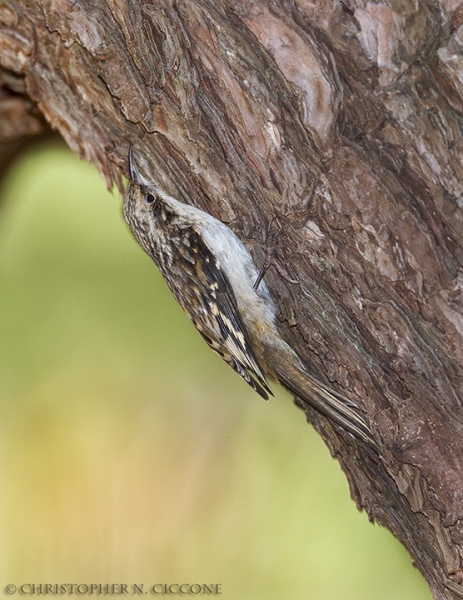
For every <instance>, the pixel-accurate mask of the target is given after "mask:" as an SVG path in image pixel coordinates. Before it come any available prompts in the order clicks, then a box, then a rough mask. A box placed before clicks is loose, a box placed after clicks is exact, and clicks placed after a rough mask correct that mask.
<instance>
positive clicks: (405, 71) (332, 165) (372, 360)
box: [0, 0, 463, 598]
mask: <svg viewBox="0 0 463 600" xmlns="http://www.w3.org/2000/svg"><path fill="white" fill-rule="evenodd" d="M0 23H1V28H0V64H1V67H2V73H3V86H4V88H3V92H2V93H3V96H2V97H3V98H5V97H9V98H10V100H11V98H13V99H14V101H15V103H16V104H15V106H16V110H15V111H13V113H15V114H16V116H18V111H19V112H20V113H21V115H22V118H21V119H18V121H17V123H23V124H24V123H25V122H27V123H28V124H29V128H32V130H33V129H34V127H38V123H39V122H40V119H38V117H37V115H36V113H35V112H34V111H35V110H36V108H35V107H37V108H38V110H39V111H40V113H41V114H42V115H44V117H45V118H46V120H47V121H48V122H49V124H50V125H51V126H52V127H53V128H54V129H57V130H58V131H59V132H60V133H61V135H62V136H63V137H64V138H65V140H66V141H67V143H68V144H69V146H70V147H71V148H72V149H73V150H74V151H75V152H76V153H78V154H79V155H80V156H82V157H84V158H86V159H87V160H89V161H92V162H93V163H95V165H97V167H98V168H99V170H100V172H101V174H102V175H103V177H104V178H105V180H106V182H107V184H108V186H111V185H112V184H113V183H114V182H115V183H116V184H117V185H118V186H119V188H122V186H123V184H122V177H121V176H122V174H123V173H125V174H127V169H126V156H127V149H128V146H129V144H130V143H132V144H133V145H134V147H135V150H136V154H137V157H140V159H139V161H140V162H141V164H142V166H144V167H145V168H146V170H147V171H150V172H151V173H152V175H153V176H155V177H156V179H157V181H158V183H159V184H160V185H161V186H163V187H164V188H165V189H166V191H168V192H169V193H171V194H172V195H174V196H176V197H177V198H179V199H181V200H183V201H186V202H189V203H193V204H196V205H197V206H200V207H201V208H203V209H205V210H207V211H209V212H210V213H211V214H213V215H214V216H216V217H217V218H219V219H221V220H222V221H224V222H225V223H227V224H229V225H230V226H231V227H232V228H233V229H234V231H235V232H236V233H237V234H238V235H239V236H240V237H241V238H242V239H243V240H244V241H245V243H246V244H247V245H248V247H249V248H250V250H251V252H252V253H253V256H254V257H255V260H256V263H257V264H259V263H260V262H261V261H262V260H263V258H264V255H265V245H266V243H268V241H269V240H273V241H274V242H275V244H274V245H275V249H274V252H275V254H274V257H275V261H276V262H277V263H278V265H279V266H280V267H281V269H283V270H284V271H286V272H287V273H288V275H289V278H287V279H288V280H285V279H284V278H282V277H281V276H280V275H279V274H278V273H277V271H276V270H270V271H269V273H268V275H267V277H266V278H267V282H268V284H269V287H270V289H271V292H272V295H273V297H274V299H275V301H276V302H277V305H278V307H279V319H280V330H281V333H282V335H283V336H284V337H285V338H286V339H287V341H288V342H289V343H290V344H291V345H292V346H293V347H294V348H295V349H296V350H297V351H298V353H299V354H300V355H301V357H302V358H303V359H304V360H305V362H306V364H307V365H308V366H309V367H311V368H312V369H313V370H314V371H315V372H316V373H317V375H318V377H319V378H320V379H322V380H324V381H325V382H326V383H328V384H329V385H330V386H332V387H334V388H336V389H338V390H339V391H341V392H343V393H344V394H346V395H348V396H349V397H350V398H352V399H353V400H354V401H357V402H358V405H359V406H362V405H363V406H364V408H365V411H366V413H367V415H368V418H369V420H370V422H371V424H372V426H373V428H374V431H375V432H376V436H377V440H378V444H379V445H380V448H381V452H380V455H379V456H378V455H376V454H375V453H374V452H372V451H371V450H368V449H367V448H364V447H363V446H362V447H361V446H360V445H357V444H356V443H355V442H354V441H353V440H352V439H351V438H350V437H349V436H347V435H345V434H343V433H342V432H341V431H340V430H339V429H337V428H335V427H333V426H332V425H331V424H329V423H328V422H327V421H326V420H325V419H323V418H322V417H320V416H319V415H317V414H315V413H314V412H313V411H311V410H310V409H309V408H307V407H305V410H306V413H307V416H308V417H309V418H310V420H311V421H312V422H313V423H314V424H315V426H316V427H317V428H318V429H319V431H320V432H321V434H322V435H323V437H324V438H325V439H326V441H327V443H328V444H329V446H330V448H331V450H332V452H333V454H334V455H336V457H337V458H338V459H339V461H340V462H341V464H342V466H343V468H344V470H345V472H346V475H347V477H348V479H349V482H350V486H351V491H352V496H353V497H354V499H355V501H356V503H357V506H358V507H359V508H364V509H365V510H366V511H367V512H368V514H369V515H370V517H371V519H374V520H376V521H378V522H380V523H382V524H383V525H385V526H386V527H388V528H389V529H390V530H391V531H392V532H393V533H394V535H396V536H397V537H398V538H399V539H400V540H401V541H402V542H403V543H404V544H405V546H406V547H407V548H408V550H409V551H410V553H411V555H412V557H413V559H414V561H415V563H416V565H417V566H418V567H419V569H420V570H421V572H422V573H423V575H424V576H425V577H426V579H427V581H428V582H429V585H430V587H431V589H432V591H433V593H434V596H435V597H436V598H455V597H458V596H460V597H463V587H462V586H461V585H460V584H461V583H462V581H463V570H462V565H461V556H462V552H463V468H462V466H463V444H462V436H463V413H462V401H463V391H462V382H463V344H462V337H463V318H462V304H463V297H462V289H463V272H462V258H463V248H462V245H463V233H462V232H463V210H462V208H463V166H462V165H463V138H462V131H463V117H462V115H463V75H462V73H463V55H462V46H463V26H462V23H463V5H462V4H461V3H459V2H456V1H453V2H452V0H447V1H445V0H441V1H440V2H439V1H438V0H435V1H434V2H431V1H428V2H423V3H421V4H419V3H417V2H412V1H411V0H410V1H407V0H388V1H385V2H383V3H377V4H374V3H372V2H363V1H362V0H344V1H342V0H341V1H339V2H338V1H334V2H324V1H323V0H315V1H309V0H280V1H275V2H270V1H268V2H265V1H264V0H261V1H257V0H254V1H253V0H236V1H233V0H156V1H155V0H151V2H149V1H142V0H136V1H135V0H112V1H110V0H106V1H103V0H0ZM12 82H13V84H12ZM31 102H32V104H31ZM0 110H1V98H0ZM7 113H8V111H6V113H5V111H2V112H1V114H2V115H5V114H7ZM4 118H5V117H4ZM6 118H8V119H10V122H9V124H3V126H2V127H0V136H2V139H3V140H4V139H5V138H6V137H8V136H7V135H4V133H3V132H4V131H5V130H6V131H7V132H8V127H6V125H8V126H9V127H10V130H11V125H12V123H13V121H12V120H11V119H12V117H11V115H8V114H7V117H6ZM20 127H21V126H20V125H17V126H16V131H17V132H18V136H19V137H20V135H22V133H30V131H26V130H27V127H25V126H24V127H25V131H24V132H22V131H21V130H20ZM13 129H14V127H13ZM10 138H11V134H10ZM275 217H276V219H275ZM296 278H297V281H298V283H297V284H295V283H289V279H296Z"/></svg>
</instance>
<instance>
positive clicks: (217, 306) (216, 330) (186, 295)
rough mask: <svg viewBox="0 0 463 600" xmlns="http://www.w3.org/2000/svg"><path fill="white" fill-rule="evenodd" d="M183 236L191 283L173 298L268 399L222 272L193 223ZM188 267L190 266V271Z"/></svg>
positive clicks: (216, 350) (258, 367) (211, 342)
mask: <svg viewBox="0 0 463 600" xmlns="http://www.w3.org/2000/svg"><path fill="white" fill-rule="evenodd" d="M184 239H185V240H186V242H187V243H188V245H189V253H188V255H189V257H191V261H190V262H189V265H188V267H189V269H187V273H186V275H187V277H188V278H189V279H190V281H191V285H186V286H185V288H186V292H185V290H183V294H182V296H183V298H179V297H178V298H177V299H178V300H179V302H180V304H181V305H182V306H183V308H184V309H185V312H186V313H187V314H188V316H189V317H190V319H191V320H192V322H193V324H194V325H195V327H196V329H197V330H198V331H199V333H200V334H201V335H202V337H203V338H204V340H205V341H206V342H207V343H208V344H209V346H210V347H211V348H212V349H213V350H214V351H215V352H216V353H217V354H219V356H221V357H222V358H223V359H224V360H225V361H226V362H227V363H228V364H229V365H230V366H231V367H232V368H233V369H234V370H235V371H236V372H237V373H239V374H240V375H241V377H242V378H243V379H244V380H245V381H246V382H247V383H248V384H249V385H250V386H251V387H252V388H253V389H254V390H255V391H256V392H257V393H258V394H260V395H261V396H262V397H263V398H265V399H266V400H268V394H272V391H271V389H270V387H269V385H268V383H267V381H266V379H265V375H264V373H263V371H262V369H261V367H260V366H259V363H258V361H257V359H256V357H255V355H254V352H253V350H252V347H251V343H250V341H249V336H248V333H247V331H246V328H245V326H244V324H243V321H242V319H241V316H240V314H239V310H238V306H237V302H236V297H235V293H234V291H233V288H232V286H231V284H230V282H229V280H228V277H227V275H226V273H225V272H224V270H223V268H222V266H221V264H220V262H219V260H218V259H217V257H216V256H215V255H214V253H213V252H212V251H211V250H210V248H209V247H208V245H207V244H206V242H205V241H204V239H203V237H202V236H201V235H200V234H199V233H198V232H197V231H196V230H195V229H194V228H193V227H190V228H189V230H188V234H187V235H186V236H185V238H184ZM188 270H191V273H190V274H188ZM186 283H188V282H186ZM186 302H188V304H189V306H186ZM272 395H273V394H272Z"/></svg>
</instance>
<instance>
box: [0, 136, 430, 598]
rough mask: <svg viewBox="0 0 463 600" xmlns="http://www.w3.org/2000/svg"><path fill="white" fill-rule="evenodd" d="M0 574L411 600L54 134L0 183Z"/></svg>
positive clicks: (310, 435)
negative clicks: (184, 309) (210, 346)
mask: <svg viewBox="0 0 463 600" xmlns="http://www.w3.org/2000/svg"><path fill="white" fill-rule="evenodd" d="M0 428H1V436H0V469H1V487H0V539H1V543H0V587H1V589H2V591H3V589H4V587H5V585H6V584H9V583H13V584H16V585H20V584H22V583H101V584H106V583H127V584H130V585H131V584H133V583H135V584H144V585H145V589H148V588H149V587H150V586H151V585H153V584H154V583H184V582H186V583H206V584H211V583H220V584H222V585H221V589H222V594H221V597H222V598H224V599H226V600H239V599H245V600H246V599H250V600H261V599H262V600H264V599H265V600H282V599H285V600H300V599H301V598H304V599H308V600H311V599H314V600H315V599H316V600H330V599H337V600H338V599H339V598H342V599H343V600H350V599H354V598H355V600H363V599H365V600H371V598H375V600H397V598H400V599H401V600H415V599H420V600H426V599H429V598H431V596H430V593H429V591H428V588H427V586H426V584H425V583H424V581H423V579H422V578H421V576H420V574H419V573H418V571H417V570H416V569H414V568H413V567H412V564H411V560H410V558H409V556H408V554H407V553H406V552H405V550H404V549H403V548H402V547H401V546H400V544H399V543H398V542H397V541H396V540H394V538H393V537H392V536H391V535H390V534H389V532H387V531H386V530H384V529H382V528H380V527H378V526H374V525H371V524H370V523H369V522H368V519H367V517H366V515H365V514H360V513H358V512H357V510H356V508H355V505H354V503H353V502H352V501H351V500H350V497H349V492H348V487H347V483H346V481H345V479H344V476H343V474H342V472H341V470H340V468H339V466H338V464H337V463H336V462H335V461H334V460H332V459H331V457H330V455H329V452H328V451H327V449H326V448H325V446H324V445H323V443H322V442H321V441H320V439H319V438H318V436H317V435H316V434H315V433H314V431H313V430H312V428H311V427H310V426H309V425H308V424H306V422H305V418H304V415H303V413H302V411H300V410H299V409H297V408H295V407H294V406H293V404H292V399H291V397H290V396H289V394H287V393H286V392H284V391H282V390H278V391H277V394H276V397H275V399H272V401H271V402H269V403H265V402H264V401H262V400H261V399H260V398H259V397H258V396H257V395H256V394H255V393H254V392H253V391H252V390H251V389H250V388H248V386H247V385H246V384H245V383H244V382H243V381H242V380H241V379H240V378H239V377H238V376H237V375H236V374H234V373H233V372H232V371H231V369H229V367H227V366H226V365H225V363H223V362H222V361H221V360H220V359H219V358H218V357H217V356H215V355H214V354H213V353H212V352H211V351H210V350H209V349H208V348H207V347H206V345H205V344H204V342H202V340H201V338H200V336H199V335H198V334H197V333H196V331H195V330H194V328H193V327H192V326H191V325H190V323H189V322H188V321H187V319H186V317H185V316H184V315H183V313H182V312H181V310H180V309H179V308H178V307H177V305H176V303H175V301H174V300H173V298H172V297H171V295H170V293H169V292H168V290H167V289H166V286H165V285H164V283H163V281H162V278H161V277H160V275H159V273H158V272H157V269H156V268H155V266H154V265H153V264H152V263H151V261H150V260H149V258H148V257H147V256H145V255H144V253H143V252H142V250H141V249H140V248H139V247H138V246H137V244H136V243H135V241H134V240H133V239H132V237H131V235H130V234H129V231H128V228H127V227H126V226H125V224H124V222H123V219H122V214H121V198H120V196H119V194H118V193H115V194H114V195H112V194H110V193H108V192H107V191H106V190H105V187H104V184H103V182H102V180H101V179H100V177H99V175H98V174H97V172H96V171H95V169H94V168H93V167H92V166H91V165H88V164H85V163H83V162H81V161H79V160H78V159H77V158H76V157H75V156H74V155H72V154H71V153H70V152H69V151H68V150H67V149H66V148H64V147H63V146H61V145H59V144H46V145H41V146H39V147H37V148H36V149H35V150H34V151H30V152H28V153H27V154H26V155H24V156H23V157H22V158H21V159H20V160H19V161H17V162H16V164H15V165H14V167H13V168H12V169H11V170H10V172H9V173H8V176H7V178H6V179H5V180H4V181H3V183H2V188H1V198H0Z"/></svg>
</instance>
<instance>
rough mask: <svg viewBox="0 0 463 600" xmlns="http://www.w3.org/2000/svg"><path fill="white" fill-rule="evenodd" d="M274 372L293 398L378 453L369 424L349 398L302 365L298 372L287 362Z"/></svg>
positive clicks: (277, 367) (296, 368)
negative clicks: (305, 403) (329, 386)
mask: <svg viewBox="0 0 463 600" xmlns="http://www.w3.org/2000/svg"><path fill="white" fill-rule="evenodd" d="M285 363H286V364H285ZM274 370H275V375H276V377H277V379H278V381H279V382H280V383H282V384H283V385H284V386H285V387H286V388H288V389H289V390H290V391H291V392H292V393H293V394H295V395H296V396H298V397H299V398H301V399H302V400H304V401H305V402H307V404H310V405H311V406H312V407H313V408H315V409H316V410H318V411H319V412H321V413H322V414H324V415H325V416H327V417H329V418H331V419H333V421H335V422H336V423H338V424H339V425H341V426H342V427H344V429H346V430H347V431H349V432H350V433H352V434H353V435H355V436H357V437H359V438H360V439H362V440H363V441H364V442H366V443H367V444H368V445H369V446H371V447H372V448H374V449H375V450H376V451H378V445H377V443H376V441H375V439H374V437H373V434H372V432H371V429H370V427H369V425H368V423H367V422H366V420H365V419H364V417H363V416H362V415H361V414H360V412H359V410H358V409H357V408H356V407H355V405H354V404H353V403H352V402H351V401H350V400H349V399H348V398H346V397H345V396H343V395H342V394H339V393H338V392H336V391H334V390H331V389H329V388H328V387H327V386H325V385H324V384H323V383H321V382H320V381H318V380H317V379H315V377H313V376H312V375H310V374H309V373H307V371H305V370H304V368H303V367H302V365H301V367H300V368H298V367H297V366H295V365H294V364H292V363H289V361H288V362H286V361H284V362H282V363H280V364H279V365H277V366H276V368H275V367H274Z"/></svg>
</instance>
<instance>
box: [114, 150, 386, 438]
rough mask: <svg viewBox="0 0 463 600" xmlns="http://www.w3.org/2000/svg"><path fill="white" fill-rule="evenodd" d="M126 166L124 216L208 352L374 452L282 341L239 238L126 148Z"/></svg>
mask: <svg viewBox="0 0 463 600" xmlns="http://www.w3.org/2000/svg"><path fill="white" fill-rule="evenodd" d="M128 167H129V173H130V182H129V185H128V187H127V190H126V194H125V199H124V206H123V212H124V218H125V220H126V221H127V223H128V225H129V227H130V229H131V231H132V233H133V235H134V237H135V238H136V240H137V241H138V242H139V244H140V245H141V247H142V248H143V250H144V251H145V252H146V253H147V254H148V255H149V256H150V258H151V259H152V260H153V262H154V263H155V264H156V266H157V267H158V268H159V270H160V272H161V274H162V275H163V277H164V279H165V281H166V283H167V286H168V287H169V289H170V291H171V292H172V294H173V296H174V297H175V299H176V300H177V302H178V303H179V305H180V306H181V308H182V309H183V310H184V311H185V313H186V314H187V316H188V317H189V319H190V321H191V322H192V323H193V325H194V326H195V327H196V329H197V330H198V332H199V333H200V334H201V336H202V337H203V339H204V340H205V341H206V343H207V344H208V345H209V346H210V347H211V348H212V350H213V351H214V352H215V353H217V354H218V355H219V356H220V357H221V358H222V359H223V360H224V361H225V362H226V363H227V364H228V365H229V366H230V367H231V368H232V369H233V370H234V371H236V372H237V373H238V374H239V375H240V376H241V377H242V378H243V379H244V380H245V381H246V383H247V384H248V385H250V386H251V387H252V388H253V389H254V390H255V391H256V392H257V393H258V394H259V395H260V396H261V397H262V398H264V399H265V400H268V398H269V396H270V395H273V394H272V390H271V388H270V385H269V383H268V379H273V380H275V381H277V382H279V383H281V384H282V385H283V386H284V387H285V388H287V389H288V390H289V391H290V392H291V393H292V394H293V395H295V396H296V397H298V398H300V399H302V400H303V401H304V402H305V403H307V404H309V405H310V406H312V407H313V408H315V409H316V410H317V411H319V412H320V413H322V414H323V415H325V416H326V417H328V418H329V419H332V420H333V421H334V422H336V423H337V424H338V425H340V426H341V427H343V428H344V429H345V430H346V431H348V432H349V433H350V434H353V435H354V436H355V437H356V438H357V439H360V440H362V441H363V442H365V443H366V444H368V445H369V446H370V447H372V448H374V449H377V443H376V440H375V438H374V436H373V433H372V431H371V428H370V426H369V424H368V422H367V420H366V418H365V416H364V415H363V414H362V412H361V411H360V410H359V409H358V407H357V406H356V405H355V404H354V403H353V402H352V401H351V400H350V399H348V398H347V397H346V396H344V395H342V394H341V393H339V392H337V391H335V390H333V389H331V388H329V387H328V386H326V385H325V384H323V383H322V382H321V381H319V380H318V379H316V378H315V377H314V376H313V375H312V374H311V373H309V372H308V371H307V369H306V368H305V366H304V364H303V363H302V361H301V359H300V357H299V356H298V355H297V353H296V352H295V351H294V350H293V349H292V348H291V347H290V346H289V344H288V343H287V342H286V341H285V340H284V339H283V338H282V337H281V335H280V333H279V332H278V329H277V326H276V308H275V304H274V302H273V300H272V298H271V295H270V292H269V290H268V287H267V285H266V283H265V281H264V280H263V278H262V276H261V273H260V272H259V269H258V268H257V266H256V265H255V263H254V261H253V259H252V257H251V255H250V253H249V251H248V250H247V248H246V247H245V245H244V244H243V242H242V241H241V240H240V239H239V237H238V236H237V235H236V234H235V233H234V232H233V231H232V230H231V229H230V228H229V227H228V226H227V225H225V224H224V223H222V222H221V221H219V220H218V219H216V218H215V217H213V216H212V215H210V214H208V213H207V212H205V211H203V210H200V209H199V208H196V207H195V206H192V205H190V204H187V203H185V202H180V201H179V200H177V199H175V198H174V197H172V196H170V195H169V194H167V193H166V192H165V191H164V190H163V189H161V188H160V187H159V186H158V185H156V184H155V183H154V182H153V181H152V180H151V179H149V178H147V177H145V176H143V175H142V174H141V173H140V172H139V170H138V168H137V166H136V164H135V160H134V155H133V148H132V146H130V148H129V152H128ZM256 282H258V285H256Z"/></svg>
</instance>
